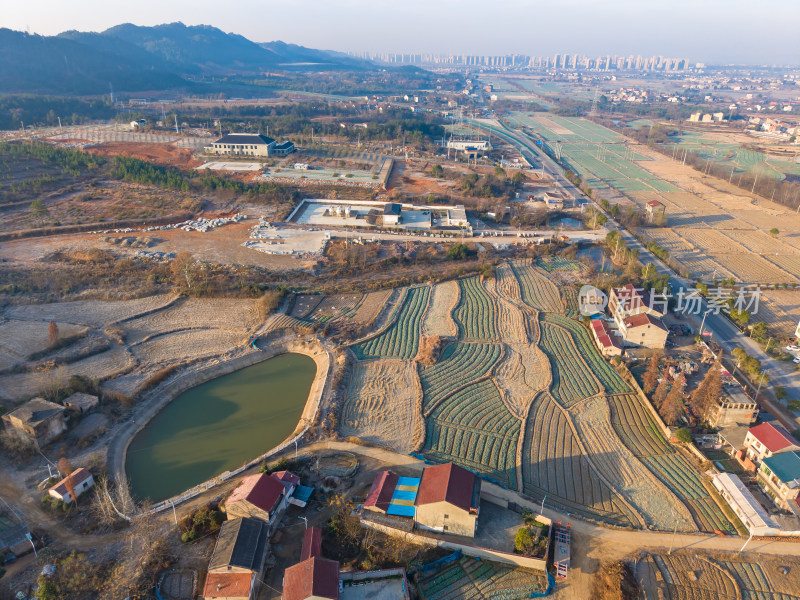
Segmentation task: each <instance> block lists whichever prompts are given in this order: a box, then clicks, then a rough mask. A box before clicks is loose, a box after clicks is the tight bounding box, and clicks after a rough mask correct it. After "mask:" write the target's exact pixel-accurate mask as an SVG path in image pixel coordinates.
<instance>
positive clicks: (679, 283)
mask: <svg viewBox="0 0 800 600" xmlns="http://www.w3.org/2000/svg"><path fill="white" fill-rule="evenodd" d="M471 124H472V125H473V126H475V127H478V128H481V129H484V130H485V131H491V132H492V133H493V134H495V135H498V136H499V137H502V138H503V139H505V140H507V141H509V142H510V143H512V144H514V145H517V147H518V148H519V149H520V152H525V151H527V152H535V153H536V154H537V157H538V161H539V163H540V164H541V165H542V167H543V169H544V171H545V173H547V174H549V175H550V176H551V177H552V178H553V179H554V181H557V182H558V183H559V184H560V185H561V186H562V187H563V188H564V189H565V190H567V191H568V192H569V193H570V194H572V195H573V197H575V198H586V196H585V195H584V194H583V193H582V192H581V191H580V190H579V189H578V188H577V187H576V186H575V185H573V184H572V183H571V182H570V181H569V180H567V179H566V177H564V174H563V170H562V169H561V167H560V166H559V165H558V164H557V163H556V162H555V161H553V160H552V159H551V158H550V157H549V156H547V154H545V153H544V152H543V151H542V150H540V149H539V148H538V147H537V146H536V144H535V143H533V144H532V143H530V141H528V142H525V141H524V140H523V139H521V138H526V137H527V136H525V134H524V133H520V132H513V131H511V130H508V129H506V128H505V127H503V126H502V125H497V124H492V123H491V122H487V121H485V120H476V121H471ZM501 134H502V135H501ZM586 199H587V200H588V201H590V202H591V199H589V198H586ZM606 227H607V229H617V230H619V231H620V232H621V233H622V235H623V237H624V238H625V241H626V242H627V244H628V246H630V247H632V248H637V249H638V250H639V253H640V260H641V261H642V262H643V263H645V264H646V263H648V262H652V263H653V264H654V265H655V266H656V269H657V270H658V272H659V273H660V274H668V275H669V276H670V285H671V287H672V293H673V294H677V293H678V292H679V291H681V290H683V291H684V292H685V291H688V290H689V289H693V288H694V282H692V281H690V280H687V279H684V278H682V277H680V276H678V275H677V274H676V273H675V272H674V271H672V269H670V268H669V267H668V266H667V265H665V264H664V263H663V262H662V261H661V260H660V259H659V258H658V257H656V256H655V255H654V254H653V253H651V252H650V251H649V250H647V249H646V248H645V247H644V246H643V245H642V244H640V243H639V242H638V240H636V239H635V238H634V237H633V236H632V235H631V234H630V233H628V232H627V231H625V230H624V229H623V228H622V227H621V226H620V225H619V223H617V222H616V221H615V220H614V219H612V218H610V216H609V221H608V223H607V224H606ZM708 310H709V308H708V303H707V302H706V301H705V300H702V301H701V312H700V315H699V316H696V317H690V318H689V319H688V320H689V321H690V322H691V323H692V324H693V325H694V327H695V330H696V331H699V329H700V320H701V319H702V315H703V314H704V313H706V312H707V311H708ZM703 329H704V330H705V331H710V332H711V333H712V336H711V339H713V340H714V341H715V342H717V343H718V344H719V345H720V347H721V348H722V349H723V350H724V351H725V352H726V353H727V354H728V355H730V352H731V351H732V350H733V349H734V348H743V349H744V350H745V351H746V352H747V353H748V354H749V355H750V356H754V357H755V358H757V359H758V360H760V361H761V364H762V366H763V368H764V370H765V371H766V373H767V375H768V376H769V378H770V386H773V387H775V386H780V387H783V388H785V389H786V391H787V392H788V393H789V397H794V398H800V371H798V370H796V369H795V368H794V364H793V363H787V362H784V361H779V360H776V359H774V358H772V357H771V356H770V355H768V354H767V353H766V352H764V350H763V349H762V348H761V346H760V345H759V344H758V343H757V342H754V341H753V340H751V339H750V338H748V337H747V336H746V335H744V334H743V333H742V332H741V331H739V330H738V329H737V328H736V327H735V326H734V325H733V324H732V323H731V322H730V321H729V320H728V319H727V318H725V317H724V316H723V315H721V314H715V313H714V312H711V313H709V314H708V315H707V317H706V320H705V323H704V326H703ZM762 393H763V394H764V396H766V398H767V403H766V407H767V408H768V409H770V408H773V407H772V406H770V405H771V404H772V405H779V406H780V407H781V408H782V409H783V411H775V410H770V412H773V414H774V415H775V416H776V417H777V418H778V419H779V420H781V422H783V423H784V425H786V426H787V427H789V428H790V429H798V428H800V416H798V415H793V419H792V420H791V421H790V420H789V418H788V415H790V414H791V413H790V412H789V411H788V409H787V408H786V401H785V400H784V401H782V402H781V401H778V400H777V399H776V398H775V395H774V393H773V392H772V389H770V388H769V387H766V386H765V388H762ZM781 412H783V413H784V414H781Z"/></svg>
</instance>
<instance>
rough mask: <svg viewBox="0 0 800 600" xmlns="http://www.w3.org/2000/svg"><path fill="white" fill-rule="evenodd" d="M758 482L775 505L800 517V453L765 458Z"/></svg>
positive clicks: (782, 453)
mask: <svg viewBox="0 0 800 600" xmlns="http://www.w3.org/2000/svg"><path fill="white" fill-rule="evenodd" d="M758 482H759V483H760V484H761V485H762V486H763V487H764V491H766V492H767V495H769V497H770V498H772V499H773V500H774V501H775V504H777V505H778V506H779V507H781V508H782V509H784V510H788V511H791V512H793V513H794V514H796V515H800V501H799V500H798V495H800V451H797V450H794V451H792V452H781V453H779V454H775V455H774V456H769V457H767V458H765V459H764V460H763V462H762V463H761V468H760V469H759V470H758Z"/></svg>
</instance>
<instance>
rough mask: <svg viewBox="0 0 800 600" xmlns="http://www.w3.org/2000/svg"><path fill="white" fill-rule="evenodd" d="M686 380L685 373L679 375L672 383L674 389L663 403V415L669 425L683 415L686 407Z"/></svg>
mask: <svg viewBox="0 0 800 600" xmlns="http://www.w3.org/2000/svg"><path fill="white" fill-rule="evenodd" d="M685 383H686V380H685V379H684V377H683V375H681V376H679V377H678V378H677V379H676V380H675V382H674V383H673V384H672V389H671V390H670V391H669V394H667V397H666V398H665V399H664V403H663V404H662V405H661V416H662V417H664V422H665V423H666V424H667V425H675V423H677V422H678V420H679V419H680V418H681V417H682V416H683V414H684V412H685V410H686V409H685V407H684V404H683V386H684V385H685Z"/></svg>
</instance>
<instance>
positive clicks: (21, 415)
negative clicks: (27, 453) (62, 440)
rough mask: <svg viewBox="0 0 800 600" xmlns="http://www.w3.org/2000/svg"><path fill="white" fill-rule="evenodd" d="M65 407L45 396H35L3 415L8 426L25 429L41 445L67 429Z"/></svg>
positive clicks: (20, 429)
mask: <svg viewBox="0 0 800 600" xmlns="http://www.w3.org/2000/svg"><path fill="white" fill-rule="evenodd" d="M65 410H66V409H65V408H64V407H63V406H61V405H60V404H56V403H55V402H49V401H48V400H45V399H44V398H33V399H32V400H28V402H26V403H25V404H23V405H22V406H19V407H17V408H15V409H14V410H12V411H11V412H9V413H7V414H5V415H3V421H5V422H6V426H10V427H13V428H14V429H17V430H18V431H23V432H25V433H27V434H28V435H30V436H31V437H33V438H34V439H35V440H36V442H37V443H38V444H39V445H40V446H44V445H45V444H47V443H48V442H50V441H51V440H52V439H53V438H55V437H57V436H59V435H61V434H62V433H64V432H65V431H66V430H67V416H66V414H65Z"/></svg>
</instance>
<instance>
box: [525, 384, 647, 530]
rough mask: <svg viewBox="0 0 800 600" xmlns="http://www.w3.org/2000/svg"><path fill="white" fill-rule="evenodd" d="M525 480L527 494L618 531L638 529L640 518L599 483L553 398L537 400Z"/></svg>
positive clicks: (528, 431)
mask: <svg viewBox="0 0 800 600" xmlns="http://www.w3.org/2000/svg"><path fill="white" fill-rule="evenodd" d="M522 465H523V468H522V480H523V490H524V492H525V493H526V494H528V495H530V496H532V497H533V498H535V499H537V500H539V499H541V498H542V497H544V495H545V494H547V501H548V503H551V504H554V505H556V506H558V507H560V508H562V509H563V510H566V511H569V512H576V513H578V514H582V515H585V516H588V517H591V518H593V519H597V520H600V521H605V522H608V523H612V524H615V525H632V526H639V524H640V518H639V517H638V516H637V514H636V512H635V511H634V510H633V509H632V508H631V507H629V506H628V505H627V504H626V503H625V501H624V500H623V499H622V498H621V497H620V496H619V495H618V494H617V493H616V492H614V491H613V490H612V489H611V488H610V487H608V485H606V484H605V483H603V481H601V479H600V477H599V476H598V472H597V470H596V469H594V468H592V466H591V465H590V464H589V460H588V459H587V457H586V456H585V455H584V453H583V451H582V450H581V449H580V446H579V445H578V442H577V440H576V438H575V435H574V434H573V431H572V429H571V428H570V426H569V421H568V417H567V416H566V415H565V414H564V413H563V411H562V410H561V409H559V407H558V405H557V404H556V402H555V401H554V400H553V399H552V398H551V397H550V396H549V394H541V395H539V396H538V397H537V399H536V401H535V404H534V406H533V407H532V408H531V411H530V414H529V416H528V420H527V422H526V425H525V442H524V444H523V449H522Z"/></svg>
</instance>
